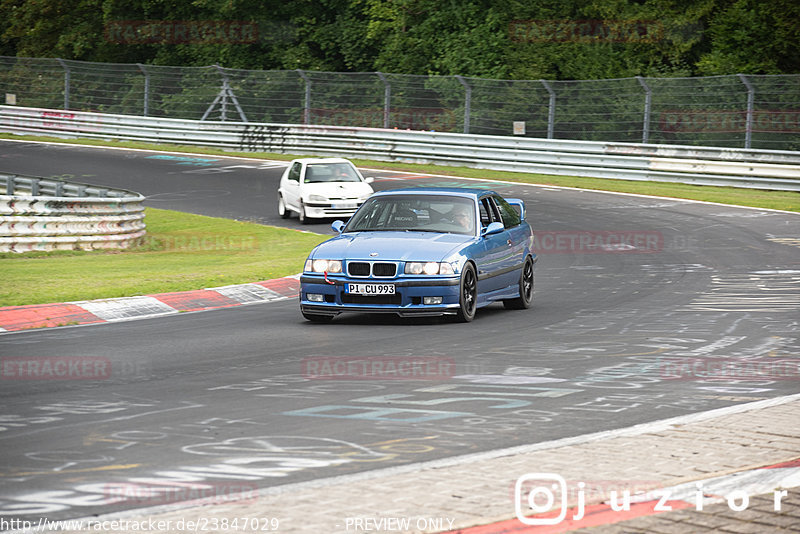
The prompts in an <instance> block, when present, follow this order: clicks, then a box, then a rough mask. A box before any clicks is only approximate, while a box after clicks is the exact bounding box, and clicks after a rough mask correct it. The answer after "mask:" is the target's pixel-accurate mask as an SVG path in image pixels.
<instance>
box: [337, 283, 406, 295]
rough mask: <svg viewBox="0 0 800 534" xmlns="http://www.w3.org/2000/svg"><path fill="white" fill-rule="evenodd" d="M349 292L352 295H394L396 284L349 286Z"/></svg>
mask: <svg viewBox="0 0 800 534" xmlns="http://www.w3.org/2000/svg"><path fill="white" fill-rule="evenodd" d="M347 292H348V293H349V294H351V295H365V296H377V295H394V284H347Z"/></svg>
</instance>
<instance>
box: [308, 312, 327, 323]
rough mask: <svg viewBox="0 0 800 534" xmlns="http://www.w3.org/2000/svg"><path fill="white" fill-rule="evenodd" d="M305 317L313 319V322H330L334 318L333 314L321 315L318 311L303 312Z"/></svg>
mask: <svg viewBox="0 0 800 534" xmlns="http://www.w3.org/2000/svg"><path fill="white" fill-rule="evenodd" d="M302 313H303V317H305V318H306V319H307V320H309V321H311V322H312V323H329V322H331V320H332V319H333V315H320V314H317V313H306V312H302Z"/></svg>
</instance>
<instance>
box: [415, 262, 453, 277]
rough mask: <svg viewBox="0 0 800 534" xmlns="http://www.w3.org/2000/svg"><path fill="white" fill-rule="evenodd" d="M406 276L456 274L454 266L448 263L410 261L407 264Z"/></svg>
mask: <svg viewBox="0 0 800 534" xmlns="http://www.w3.org/2000/svg"><path fill="white" fill-rule="evenodd" d="M405 273H406V274H428V275H434V274H454V271H453V266H452V265H451V264H449V263H447V262H436V261H427V262H422V261H410V262H408V263H406V270H405Z"/></svg>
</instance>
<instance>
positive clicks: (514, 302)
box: [503, 256, 533, 310]
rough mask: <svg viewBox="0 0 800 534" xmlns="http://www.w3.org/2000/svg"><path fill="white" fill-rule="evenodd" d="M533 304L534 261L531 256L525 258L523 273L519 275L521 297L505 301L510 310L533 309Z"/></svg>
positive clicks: (504, 303)
mask: <svg viewBox="0 0 800 534" xmlns="http://www.w3.org/2000/svg"><path fill="white" fill-rule="evenodd" d="M532 302H533V260H532V259H531V257H530V256H528V257H527V258H525V263H524V264H523V265H522V272H521V273H520V275H519V297H517V298H515V299H508V300H504V301H503V305H504V306H505V307H506V308H507V309H509V310H524V309H526V308H530V307H531V303H532Z"/></svg>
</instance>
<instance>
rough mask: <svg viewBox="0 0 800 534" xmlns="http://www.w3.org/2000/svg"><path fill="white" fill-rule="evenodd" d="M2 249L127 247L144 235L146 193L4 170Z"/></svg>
mask: <svg viewBox="0 0 800 534" xmlns="http://www.w3.org/2000/svg"><path fill="white" fill-rule="evenodd" d="M0 191H2V192H4V193H5V194H2V195H0V252H27V251H32V250H72V249H81V250H93V249H105V248H127V247H128V246H130V245H131V244H132V243H134V242H136V240H138V239H139V238H141V237H143V236H144V235H145V224H144V206H143V205H142V202H143V201H144V197H143V196H142V195H140V194H138V193H132V192H130V191H125V190H120V189H108V188H102V187H98V186H91V185H86V184H78V183H71V182H63V181H58V180H49V179H46V178H39V177H34V176H20V175H17V174H0Z"/></svg>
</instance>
